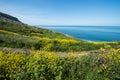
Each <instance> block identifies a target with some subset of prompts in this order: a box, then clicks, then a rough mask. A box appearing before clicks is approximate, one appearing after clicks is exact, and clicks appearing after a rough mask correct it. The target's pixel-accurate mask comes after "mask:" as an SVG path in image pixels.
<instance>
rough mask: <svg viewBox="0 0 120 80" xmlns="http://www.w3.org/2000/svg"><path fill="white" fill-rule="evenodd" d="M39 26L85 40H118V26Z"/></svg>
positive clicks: (119, 36)
mask: <svg viewBox="0 0 120 80" xmlns="http://www.w3.org/2000/svg"><path fill="white" fill-rule="evenodd" d="M38 27H40V28H44V29H49V30H53V31H56V32H60V33H64V34H67V35H70V36H73V37H74V38H78V39H81V40H87V41H98V42H101V41H106V42H111V41H120V26H55V25H40V26H38Z"/></svg>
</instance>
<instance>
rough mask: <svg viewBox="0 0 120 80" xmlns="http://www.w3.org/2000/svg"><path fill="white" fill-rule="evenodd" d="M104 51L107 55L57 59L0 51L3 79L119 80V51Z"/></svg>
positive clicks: (42, 54) (50, 55)
mask: <svg viewBox="0 0 120 80" xmlns="http://www.w3.org/2000/svg"><path fill="white" fill-rule="evenodd" d="M102 50H103V51H104V54H102V53H98V54H94V53H93V54H83V55H79V56H78V55H77V56H76V55H74V54H71V55H70V56H58V55H56V53H54V52H32V53H31V54H17V53H4V52H0V69H1V70H0V79H2V80H3V79H11V80H14V79H17V80H119V79H120V68H119V66H120V49H106V50H105V49H102Z"/></svg>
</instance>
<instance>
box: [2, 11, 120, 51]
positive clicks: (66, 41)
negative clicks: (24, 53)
mask: <svg viewBox="0 0 120 80" xmlns="http://www.w3.org/2000/svg"><path fill="white" fill-rule="evenodd" d="M119 44H120V43H119V42H110V43H106V42H102V43H99V42H87V41H82V40H78V39H75V38H73V37H70V36H68V35H65V34H62V33H59V32H54V31H51V30H47V29H42V28H37V27H34V26H29V25H27V24H24V23H22V22H21V21H19V20H18V19H17V18H15V17H12V16H10V15H8V14H4V13H0V47H10V48H26V49H35V50H45V51H87V50H96V49H100V48H104V47H106V46H110V47H114V46H116V45H119Z"/></svg>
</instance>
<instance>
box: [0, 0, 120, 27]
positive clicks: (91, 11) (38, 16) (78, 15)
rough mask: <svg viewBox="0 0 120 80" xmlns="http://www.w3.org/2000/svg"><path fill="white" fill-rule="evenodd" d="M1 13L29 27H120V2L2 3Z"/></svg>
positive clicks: (41, 0)
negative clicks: (13, 17) (15, 18)
mask: <svg viewBox="0 0 120 80" xmlns="http://www.w3.org/2000/svg"><path fill="white" fill-rule="evenodd" d="M0 12H4V13H7V14H10V15H12V16H15V17H17V18H19V19H20V20H21V21H22V22H24V23H26V24H29V25H84V26H86V25H87V26H88V25H90V26H120V0H0Z"/></svg>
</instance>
